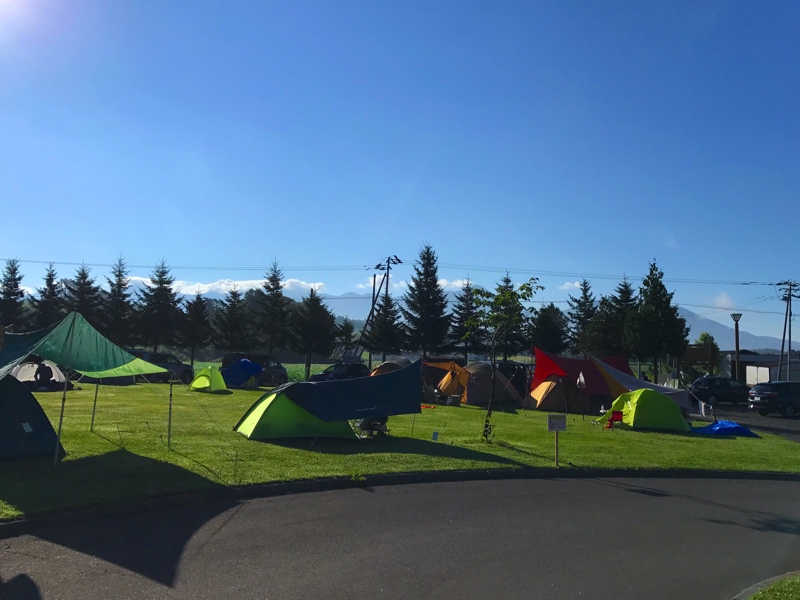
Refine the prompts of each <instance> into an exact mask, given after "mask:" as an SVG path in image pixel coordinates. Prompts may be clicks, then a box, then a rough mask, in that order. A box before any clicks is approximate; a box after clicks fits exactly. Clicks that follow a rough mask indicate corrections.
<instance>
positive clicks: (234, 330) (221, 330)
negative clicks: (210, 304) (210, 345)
mask: <svg viewBox="0 0 800 600" xmlns="http://www.w3.org/2000/svg"><path fill="white" fill-rule="evenodd" d="M251 323H252V317H251V315H250V312H249V311H248V310H247V306H246V304H245V301H244V297H243V296H242V293H241V292H240V291H239V289H238V288H237V287H236V286H234V287H233V288H231V289H230V290H229V291H228V293H227V294H225V299H224V300H222V301H220V302H219V303H218V304H217V312H216V314H215V315H214V320H213V327H214V339H215V341H216V346H217V347H218V348H219V349H220V350H224V351H225V352H251V351H252V350H253V349H254V348H255V346H256V344H257V340H256V337H255V330H254V328H253V327H252V326H251Z"/></svg>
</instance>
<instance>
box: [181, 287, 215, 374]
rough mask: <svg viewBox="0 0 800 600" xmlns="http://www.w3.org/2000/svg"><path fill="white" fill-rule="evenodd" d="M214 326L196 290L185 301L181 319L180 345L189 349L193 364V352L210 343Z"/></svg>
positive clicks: (204, 302)
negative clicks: (183, 314)
mask: <svg viewBox="0 0 800 600" xmlns="http://www.w3.org/2000/svg"><path fill="white" fill-rule="evenodd" d="M213 334H214V328H213V326H212V324H211V317H210V316H209V314H208V305H207V303H206V300H205V298H203V297H202V296H201V295H200V293H199V292H198V293H197V294H195V297H194V298H193V299H192V300H190V301H189V302H187V303H186V312H185V317H184V318H183V320H182V327H181V336H180V341H181V345H182V346H183V347H184V348H188V349H189V360H190V362H191V364H193V365H194V357H195V352H196V351H197V350H199V349H201V348H205V347H206V346H208V345H209V344H210V343H211V340H212V336H213Z"/></svg>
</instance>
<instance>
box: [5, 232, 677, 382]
mask: <svg viewBox="0 0 800 600" xmlns="http://www.w3.org/2000/svg"><path fill="white" fill-rule="evenodd" d="M663 275H664V274H663V272H662V271H661V270H660V269H659V268H658V266H657V265H656V263H655V261H653V262H651V263H650V270H649V273H648V275H647V276H646V277H645V278H644V280H643V281H642V284H641V286H640V287H639V289H638V290H636V289H635V288H634V286H633V284H632V283H631V282H630V281H629V280H628V279H627V278H624V279H623V281H622V282H620V283H619V285H617V287H616V288H615V290H614V292H613V293H612V294H610V295H608V296H602V297H601V298H600V299H599V300H598V299H597V298H596V297H595V296H594V294H593V293H592V289H591V284H590V282H589V281H587V280H586V279H584V280H583V281H582V282H581V283H580V285H579V287H578V292H579V293H578V294H577V295H575V296H573V295H570V296H569V300H568V302H567V304H568V309H567V311H566V312H564V311H562V310H561V309H560V308H558V307H557V306H556V305H555V304H554V303H552V302H551V303H548V304H544V305H541V306H539V307H535V306H533V302H534V298H535V295H536V293H537V292H539V291H540V290H542V289H543V288H542V287H541V286H540V285H539V284H538V280H536V278H532V279H530V280H529V281H527V282H524V283H522V284H514V283H513V282H512V280H511V278H510V276H509V275H508V273H506V275H505V276H504V277H502V278H501V280H500V281H499V282H498V284H497V285H496V287H495V289H494V290H487V289H485V288H482V287H480V286H475V285H473V284H472V282H471V281H469V280H467V281H466V282H465V284H464V285H463V286H462V288H461V290H460V292H459V293H458V294H456V296H455V302H454V303H453V304H452V306H451V305H450V303H449V302H448V299H447V296H446V294H445V292H444V290H443V288H442V287H441V285H440V284H439V278H438V257H437V255H436V252H435V251H434V250H433V248H432V246H431V245H430V244H425V245H423V247H422V248H421V250H420V253H419V256H418V259H417V260H416V261H415V263H414V266H413V274H412V277H411V281H410V282H409V284H408V289H407V291H406V293H405V294H404V295H403V296H402V302H398V301H397V300H396V299H395V298H394V297H393V296H392V295H391V294H389V292H388V285H387V289H386V293H384V294H381V295H380V297H379V298H378V299H377V305H376V307H375V313H374V317H373V319H372V322H371V323H370V327H369V328H368V329H367V330H366V331H365V332H364V335H363V337H362V338H361V339H359V338H358V333H357V332H356V331H355V326H354V323H353V321H351V320H350V319H347V318H345V319H344V320H343V321H342V322H340V323H339V324H338V325H337V323H336V316H335V315H334V313H333V312H332V311H331V310H330V309H329V308H328V307H327V306H326V305H325V303H324V302H323V301H322V299H321V298H320V297H319V296H318V294H317V293H316V292H315V291H314V290H313V289H312V290H311V291H310V292H309V294H308V296H307V297H304V298H303V299H302V300H301V301H295V300H292V299H291V298H288V297H287V296H285V295H284V293H283V287H282V282H283V273H282V271H281V270H280V268H279V266H278V263H277V261H275V262H273V263H272V265H271V267H270V268H269V270H268V271H267V273H265V277H264V283H263V285H262V286H261V287H260V288H258V289H252V290H247V291H245V292H242V291H241V290H239V289H237V288H236V287H234V288H232V289H231V290H230V291H228V292H227V293H226V295H225V298H224V299H223V300H211V299H207V298H203V297H202V296H201V295H200V294H199V293H198V294H196V295H195V296H194V297H193V298H191V299H182V298H180V297H179V295H178V294H177V292H175V290H174V289H173V284H174V282H175V278H174V277H173V276H172V274H171V270H170V268H169V266H168V265H167V263H166V261H164V260H162V261H160V262H159V263H158V264H157V265H156V266H155V268H154V269H153V272H152V273H151V274H150V282H149V283H148V284H147V285H145V286H144V287H143V288H142V289H138V290H135V291H133V290H131V282H130V278H129V269H128V267H127V265H126V262H125V260H124V259H122V258H119V259H117V260H116V261H115V262H114V264H113V265H112V268H111V276H110V277H106V284H107V289H103V288H102V287H101V286H100V285H99V284H98V283H97V280H96V278H95V277H93V276H92V273H91V269H90V268H89V267H87V266H85V265H81V266H80V267H78V268H77V269H76V272H75V275H74V277H73V278H71V279H60V278H59V276H58V274H57V272H56V270H55V267H54V265H53V264H50V265H49V266H48V268H47V270H46V272H45V276H44V279H43V285H42V287H40V288H36V293H35V294H33V295H28V294H26V293H25V291H24V290H23V288H22V279H23V275H22V272H21V269H20V264H19V261H18V260H16V259H9V260H7V261H6V264H5V268H4V271H3V275H2V280H0V322H2V323H3V324H4V325H6V326H12V327H13V331H16V332H22V331H32V330H36V329H41V328H44V327H47V326H49V325H52V324H53V323H55V322H57V321H58V320H59V319H60V318H63V317H64V316H65V315H66V314H67V313H69V312H71V311H78V312H80V313H81V314H82V315H83V316H84V317H85V318H86V319H87V320H88V321H89V322H90V323H91V324H92V325H93V326H94V327H96V328H97V329H98V330H99V331H100V332H101V333H103V334H104V335H105V336H106V337H108V338H109V339H111V340H112V341H113V342H114V343H116V344H117V345H120V346H123V347H128V346H131V345H141V346H144V347H149V348H152V349H153V351H158V349H159V348H160V347H164V346H170V347H180V348H184V349H185V350H187V351H188V353H189V354H190V357H191V360H194V356H195V353H196V352H197V351H198V350H200V349H206V348H209V347H213V348H216V349H218V350H221V351H224V352H237V351H238V352H253V351H255V350H263V351H266V352H267V353H269V354H272V353H273V352H274V351H275V350H279V349H280V350H291V351H294V352H299V353H301V354H303V355H304V356H305V357H306V370H307V371H308V370H309V369H310V358H311V354H312V353H319V354H323V355H330V354H331V353H332V352H333V351H334V348H335V347H336V345H337V344H340V345H342V346H345V347H347V346H350V347H352V346H353V345H354V344H355V343H356V342H357V341H358V342H359V343H360V344H361V345H363V346H364V348H366V349H367V350H369V351H371V352H373V353H376V354H379V355H382V356H383V358H384V360H385V357H386V355H388V354H397V353H400V352H402V351H410V352H417V353H420V354H421V355H422V356H423V357H428V356H429V355H434V354H441V353H460V354H462V355H463V356H464V358H465V359H466V358H467V356H468V355H470V354H478V355H486V354H492V355H493V356H494V355H497V356H501V357H502V358H504V359H508V358H509V357H511V356H515V355H519V354H527V353H528V352H529V351H530V349H531V348H532V347H533V346H537V347H540V348H541V349H543V350H545V351H548V352H552V353H555V354H562V353H564V352H567V351H568V352H571V353H572V354H576V355H579V354H584V353H591V354H594V355H597V356H611V355H617V354H623V355H625V356H627V357H629V358H634V357H635V358H638V359H640V360H642V361H647V362H649V361H652V362H653V369H654V372H657V371H658V369H657V363H658V361H659V360H661V359H663V358H664V357H666V356H680V355H681V354H682V353H683V352H684V350H685V348H686V345H687V343H688V328H687V327H686V322H685V320H684V319H683V318H681V317H680V316H679V315H678V309H677V306H675V305H674V304H673V302H672V297H673V294H672V293H670V292H668V291H667V289H666V287H665V286H664V283H663Z"/></svg>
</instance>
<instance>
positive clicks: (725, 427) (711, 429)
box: [692, 421, 758, 437]
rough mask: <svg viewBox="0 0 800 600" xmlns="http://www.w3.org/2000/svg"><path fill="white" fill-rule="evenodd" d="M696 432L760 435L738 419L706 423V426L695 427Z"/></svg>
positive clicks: (745, 435) (704, 433) (705, 433)
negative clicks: (737, 420)
mask: <svg viewBox="0 0 800 600" xmlns="http://www.w3.org/2000/svg"><path fill="white" fill-rule="evenodd" d="M692 431H693V432H695V433H701V434H703V435H740V436H744V437H758V435H756V434H755V433H753V432H752V431H750V430H749V429H748V428H747V427H745V426H743V425H739V424H738V423H737V422H736V421H717V422H716V423H711V425H706V426H704V427H695V428H693V429H692Z"/></svg>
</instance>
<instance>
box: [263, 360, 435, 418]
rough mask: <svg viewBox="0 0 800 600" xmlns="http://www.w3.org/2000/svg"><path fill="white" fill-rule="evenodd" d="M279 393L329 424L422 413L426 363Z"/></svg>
mask: <svg viewBox="0 0 800 600" xmlns="http://www.w3.org/2000/svg"><path fill="white" fill-rule="evenodd" d="M279 389H280V390H282V391H283V392H284V393H285V394H286V395H287V396H288V397H289V398H290V399H291V400H292V402H294V403H295V404H297V405H298V406H300V407H301V408H303V409H304V410H306V411H308V412H310V413H311V414H312V415H314V416H315V417H317V418H319V419H322V420H323V421H327V422H331V421H349V420H352V419H364V418H373V417H389V416H391V415H407V414H411V413H418V412H421V410H420V404H421V403H422V400H423V397H422V361H419V360H418V361H417V362H415V363H412V364H410V365H409V366H407V367H404V368H402V369H398V370H397V371H392V372H391V373H384V374H383V375H376V376H374V377H359V378H357V379H339V380H333V381H304V382H300V383H288V384H286V385H284V386H282V387H281V388H276V391H277V390H279Z"/></svg>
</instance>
